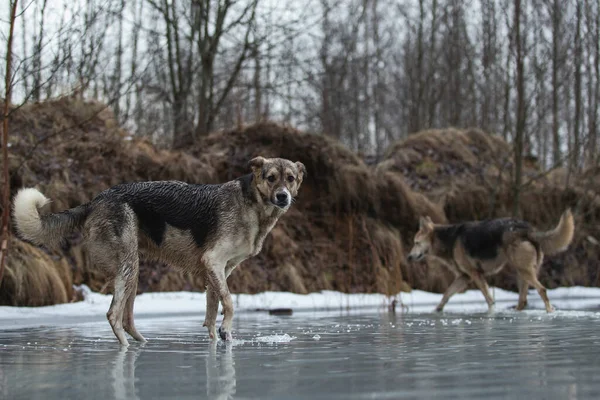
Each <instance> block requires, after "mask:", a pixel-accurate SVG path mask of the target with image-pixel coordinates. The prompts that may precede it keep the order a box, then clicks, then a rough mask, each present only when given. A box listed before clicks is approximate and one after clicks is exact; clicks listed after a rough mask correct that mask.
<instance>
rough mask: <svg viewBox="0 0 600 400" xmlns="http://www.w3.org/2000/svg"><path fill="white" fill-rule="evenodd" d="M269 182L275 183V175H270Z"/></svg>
mask: <svg viewBox="0 0 600 400" xmlns="http://www.w3.org/2000/svg"><path fill="white" fill-rule="evenodd" d="M267 180H268V181H269V182H271V183H273V182H275V175H269V176H268V178H267Z"/></svg>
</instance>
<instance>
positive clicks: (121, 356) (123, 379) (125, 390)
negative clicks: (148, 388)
mask: <svg viewBox="0 0 600 400" xmlns="http://www.w3.org/2000/svg"><path fill="white" fill-rule="evenodd" d="M143 346H144V345H143V344H142V345H141V346H140V347H131V346H130V347H124V346H121V348H120V349H119V350H118V351H117V352H116V354H115V360H114V362H113V363H112V371H111V372H112V373H111V375H112V387H113V390H114V398H115V399H117V400H120V399H135V400H139V396H138V393H137V391H136V388H135V381H136V379H135V362H136V360H137V358H138V356H139V355H140V353H141V352H142V349H143Z"/></svg>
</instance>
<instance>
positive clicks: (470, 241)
mask: <svg viewBox="0 0 600 400" xmlns="http://www.w3.org/2000/svg"><path fill="white" fill-rule="evenodd" d="M529 229H530V225H529V224H528V223H527V222H525V221H520V220H517V219H513V218H500V219H490V220H485V221H473V222H465V223H461V224H454V225H445V226H439V227H436V228H435V236H436V238H437V239H438V240H439V241H440V243H441V244H442V247H443V248H444V249H445V250H446V251H448V252H450V253H451V252H452V249H453V248H454V245H455V244H456V241H457V240H461V242H462V244H463V246H464V248H465V250H466V252H467V254H468V255H470V256H471V257H474V258H479V259H482V260H489V259H494V258H496V257H497V256H498V249H499V248H500V246H502V237H503V235H504V233H505V232H518V231H523V232H526V231H528V230H529Z"/></svg>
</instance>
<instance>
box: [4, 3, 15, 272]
mask: <svg viewBox="0 0 600 400" xmlns="http://www.w3.org/2000/svg"><path fill="white" fill-rule="evenodd" d="M17 3H18V1H17V0H11V1H10V4H9V5H10V19H9V32H8V40H7V43H6V70H5V72H4V115H3V118H2V119H3V120H2V164H3V166H4V168H3V171H2V178H3V181H4V182H3V183H4V186H3V188H4V191H3V193H2V243H1V244H0V283H2V275H3V274H4V264H5V263H6V256H7V253H8V242H9V240H10V230H9V224H10V176H9V170H8V163H9V160H8V117H9V105H10V102H11V99H12V88H13V81H12V51H13V49H12V47H13V33H14V29H15V25H16V15H17Z"/></svg>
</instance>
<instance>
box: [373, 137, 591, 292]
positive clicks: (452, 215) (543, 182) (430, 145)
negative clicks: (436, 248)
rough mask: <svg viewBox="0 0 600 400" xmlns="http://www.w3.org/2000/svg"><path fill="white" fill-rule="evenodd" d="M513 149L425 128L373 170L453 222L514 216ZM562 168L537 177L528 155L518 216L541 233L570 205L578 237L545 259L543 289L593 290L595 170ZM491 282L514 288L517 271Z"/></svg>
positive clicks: (395, 146) (487, 139)
mask: <svg viewBox="0 0 600 400" xmlns="http://www.w3.org/2000/svg"><path fill="white" fill-rule="evenodd" d="M510 152H511V148H510V147H509V146H508V144H507V143H506V142H504V141H503V140H501V139H500V138H498V137H496V136H492V135H489V134H486V133H484V132H482V131H479V130H476V129H470V130H456V129H444V130H430V131H424V132H420V133H418V134H415V135H411V136H410V137H409V138H408V139H406V140H403V141H399V142H397V143H395V144H393V145H392V146H390V148H389V149H388V151H387V152H386V155H385V159H384V160H383V161H382V162H381V163H380V165H379V166H378V168H379V169H381V170H385V171H393V172H394V173H396V174H398V175H401V176H402V177H403V178H404V179H405V181H406V182H407V184H409V185H410V186H411V188H412V189H414V190H417V191H420V192H423V193H424V194H425V195H426V196H427V197H428V198H429V199H430V200H432V201H433V202H434V203H435V204H438V205H439V207H441V208H442V209H443V211H444V214H445V216H446V217H447V218H448V221H450V222H459V221H464V220H473V219H485V218H497V217H505V216H510V215H511V210H512V201H513V198H512V195H511V189H510V182H511V179H512V177H511V175H510V173H511V170H512V164H511V163H510V159H511V154H510ZM570 180H571V182H570V184H569V185H567V174H566V172H565V171H564V170H560V169H559V170H555V171H552V172H551V173H549V174H543V173H541V171H540V169H539V168H538V166H537V165H536V164H535V162H534V160H533V159H532V158H528V159H527V162H526V164H525V169H524V182H525V183H526V185H525V187H524V188H523V192H522V194H521V199H520V209H521V212H522V218H524V219H526V220H527V221H530V222H531V223H532V224H533V225H534V226H536V227H538V228H539V229H551V228H552V227H554V225H555V224H556V223H557V222H558V220H559V218H560V215H561V213H562V212H563V211H564V210H565V209H566V208H567V207H571V208H572V209H573V211H574V213H575V218H576V221H575V222H576V226H577V230H576V236H575V239H574V243H573V245H572V246H571V248H570V249H569V251H567V252H565V253H562V254H559V255H558V256H554V257H552V258H551V259H550V258H547V259H546V261H545V263H544V266H543V267H542V270H541V271H540V280H541V281H542V282H543V283H544V285H545V286H546V287H550V288H554V287H557V286H573V285H584V286H586V285H598V283H600V281H599V276H598V272H599V271H600V263H599V262H598V255H599V254H600V247H599V246H598V239H599V238H600V226H599V224H598V222H599V221H600V197H599V196H598V191H597V187H598V186H597V185H595V183H596V182H597V180H598V178H597V173H596V172H594V171H593V170H588V171H587V172H586V173H585V174H583V175H582V176H579V177H575V176H571V177H570ZM491 283H492V284H494V285H496V286H499V287H503V288H507V289H511V290H515V289H516V282H515V277H514V274H513V273H512V272H511V271H509V270H506V271H504V272H503V273H501V274H499V275H498V276H496V277H494V278H491Z"/></svg>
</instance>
